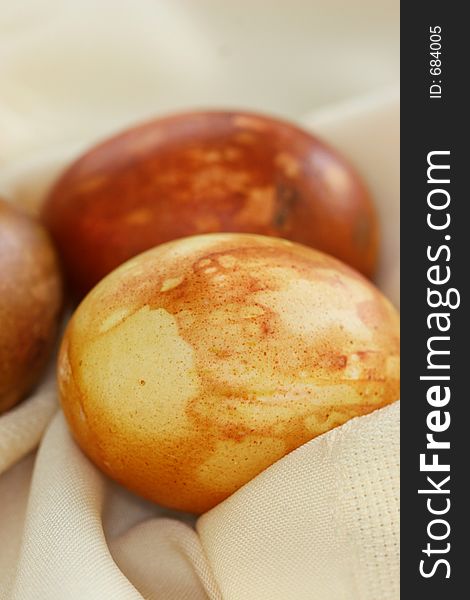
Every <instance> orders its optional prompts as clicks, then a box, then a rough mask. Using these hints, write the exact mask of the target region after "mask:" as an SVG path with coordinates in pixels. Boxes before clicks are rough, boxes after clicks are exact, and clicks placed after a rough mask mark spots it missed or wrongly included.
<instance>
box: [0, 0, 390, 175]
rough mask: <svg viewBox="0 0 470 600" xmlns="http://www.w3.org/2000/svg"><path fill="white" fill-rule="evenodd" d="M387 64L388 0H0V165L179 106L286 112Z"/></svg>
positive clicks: (330, 96)
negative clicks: (16, 0)
mask: <svg viewBox="0 0 470 600" xmlns="http://www.w3.org/2000/svg"><path fill="white" fill-rule="evenodd" d="M398 76H399V2H398V0H380V1H378V2H377V0H356V1H354V2H352V1H351V0H249V1H248V0H239V1H232V0H80V1H77V0H20V1H18V2H11V0H0V166H2V165H3V166H6V165H7V163H10V164H11V163H12V162H14V161H16V160H19V159H24V158H25V157H26V156H27V155H28V154H31V155H32V154H34V153H35V152H39V151H40V152H43V151H44V148H45V147H46V146H47V147H49V148H50V147H51V146H53V145H57V144H64V143H74V142H78V141H86V142H88V141H90V142H91V141H93V140H95V139H97V138H99V137H102V136H103V135H104V134H107V133H108V132H110V131H114V130H115V129H116V128H120V127H122V126H126V125H127V124H129V123H131V122H132V123H133V122H135V121H136V120H140V119H145V118H148V117H151V116H153V115H155V114H160V113H164V112H170V111H174V110H178V109H185V108H188V107H214V106H221V107H235V108H242V107H245V108H251V109H257V110H263V111H267V112H271V113H274V114H278V115H283V116H286V117H290V118H292V119H295V120H298V119H301V118H302V117H303V116H304V115H305V114H306V113H310V112H311V111H313V110H315V109H318V108H321V107H324V106H328V105H331V104H335V103H338V102H341V101H343V100H345V99H347V98H351V97H354V96H361V95H364V94H367V93H368V92H371V91H374V90H377V89H383V88H387V87H388V86H392V85H394V84H396V83H397V81H398Z"/></svg>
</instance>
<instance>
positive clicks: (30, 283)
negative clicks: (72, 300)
mask: <svg viewBox="0 0 470 600" xmlns="http://www.w3.org/2000/svg"><path fill="white" fill-rule="evenodd" d="M61 304H62V284H61V277H60V272H59V266H58V261H57V258H56V255H55V252H54V249H53V247H52V244H51V241H50V239H49V236H48V235H47V233H46V231H45V230H44V228H43V227H42V226H41V225H40V224H39V223H37V222H35V221H34V220H33V219H31V218H30V217H28V216H26V215H24V214H23V213H21V212H19V211H18V210H17V209H15V208H14V207H13V206H12V205H11V204H9V203H8V202H5V201H3V200H1V199H0V413H2V412H4V411H6V410H8V409H9V408H11V407H12V406H14V405H15V404H16V403H17V402H19V401H20V400H21V399H22V398H23V397H24V396H25V395H26V394H27V392H28V391H29V390H30V389H31V388H32V387H33V386H34V384H35V383H36V382H37V381H38V379H39V377H40V375H41V373H42V370H43V367H44V365H45V362H46V361H47V358H48V356H49V354H50V351H51V349H52V345H53V342H54V339H55V334H56V331H57V325H58V318H59V314H60V309H61Z"/></svg>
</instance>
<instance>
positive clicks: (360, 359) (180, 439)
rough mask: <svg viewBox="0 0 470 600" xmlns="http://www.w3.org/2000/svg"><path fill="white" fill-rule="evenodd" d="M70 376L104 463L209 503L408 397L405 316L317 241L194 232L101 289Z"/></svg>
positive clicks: (75, 405) (89, 304) (85, 318)
mask: <svg viewBox="0 0 470 600" xmlns="http://www.w3.org/2000/svg"><path fill="white" fill-rule="evenodd" d="M58 379H59V386H60V395H61V400H62V405H63V409H64V412H65V415H66V417H67V419H68V422H69V424H70V427H71V429H72V432H73V434H74V436H75V438H76V440H77V441H78V443H79V445H80V446H81V447H82V449H83V450H84V451H85V453H86V454H87V455H88V456H89V457H90V458H91V459H92V460H93V461H94V462H95V463H96V464H97V465H98V466H99V467H100V468H101V469H102V470H103V471H104V472H105V473H107V474H108V475H110V476H111V477H112V478H114V479H115V480H117V481H119V482H120V483H122V484H124V485H125V486H127V487H128V488H130V489H132V490H134V491H135V492H137V493H139V494H141V495H142V496H145V497H146V498H150V499H152V500H154V501H155V502H158V503H160V504H163V505H166V506H170V507H173V508H178V509H182V510H186V511H191V512H197V513H199V512H203V511H205V510H207V509H209V508H211V507H213V506H215V505H216V504H217V503H218V502H220V501H221V500H223V499H224V498H227V496H229V495H230V494H232V493H233V492H234V491H235V490H237V489H238V488H240V487H241V486H242V485H243V484H245V483H246V482H248V481H249V480H250V479H252V478H253V477H255V476H256V475H257V474H258V473H260V472H261V471H262V470H263V469H265V468H267V467H268V466H269V465H271V464H272V463H274V462H275V461H276V460H278V459H279V458H281V457H282V456H284V455H285V454H287V453H288V452H290V451H291V450H293V449H294V448H297V447H298V446H300V445H301V444H303V443H305V442H307V441H308V440H310V439H312V438H314V437H316V436H318V435H320V434H322V433H324V432H326V431H328V430H330V429H332V428H333V427H336V426H338V425H340V424H342V423H344V422H345V421H347V420H348V419H351V418H352V417H355V416H359V415H364V414H366V413H369V412H371V411H373V410H375V409H376V408H379V407H381V406H384V405H386V404H389V403H390V402H393V401H394V400H397V399H398V397H399V320H398V315H397V313H396V311H395V309H394V308H393V307H392V306H391V304H390V303H389V302H388V300H386V299H385V298H384V296H382V294H381V293H380V292H379V291H378V290H377V289H376V288H375V287H374V286H373V285H372V284H370V283H369V282H368V281H367V280H366V279H364V278H363V277H362V276H361V275H359V274H358V273H357V272H355V271H354V270H352V269H351V268H349V267H347V266H346V265H344V264H342V263H340V262H338V261H337V260H335V259H333V258H331V257H330V256H327V255H325V254H322V253H319V252H317V251H315V250H312V249H311V248H307V247H304V246H301V245H298V244H295V243H292V242H288V241H285V240H281V239H275V238H268V237H263V236H257V235H249V234H236V233H233V234H230V233H227V234H210V235H202V236H195V237H189V238H184V239H181V240H177V241H174V242H170V243H167V244H164V245H162V246H159V247H156V248H154V249H152V250H149V251H148V252H146V253H144V254H141V255H139V256H137V257H135V258H133V259H132V260H130V261H129V262H127V263H125V264H124V265H122V266H121V267H119V268H118V269H116V270H115V271H113V272H112V273H111V274H110V275H108V276H107V277H106V278H105V279H103V280H102V281H101V282H100V283H99V284H98V285H97V286H96V287H95V288H94V289H93V290H92V291H91V292H90V293H89V295H88V296H87V297H86V298H85V300H84V301H83V302H82V303H81V305H80V306H79V307H78V309H77V311H76V312H75V314H74V316H73V318H72V320H71V321H70V323H69V326H68V328H67V331H66V334H65V337H64V340H63V343H62V348H61V352H60V357H59V368H58ZM314 468H315V465H312V469H314Z"/></svg>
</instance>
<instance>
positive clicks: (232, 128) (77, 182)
mask: <svg viewBox="0 0 470 600" xmlns="http://www.w3.org/2000/svg"><path fill="white" fill-rule="evenodd" d="M43 218H44V221H45V223H46V224H47V226H48V228H49V229H50V231H51V233H52V235H53V237H54V239H55V241H56V243H57V245H58V246H59V248H60V250H61V254H62V257H63V260H64V263H65V267H66V270H67V272H68V276H69V279H70V282H71V284H72V286H73V287H74V288H75V290H76V292H78V293H79V294H83V293H85V292H87V291H88V290H89V289H90V288H91V287H92V286H93V285H94V284H95V283H97V282H98V281H99V280H100V279H102V278H103V277H104V276H105V275H106V274H107V273H108V272H109V271H111V270H112V269H114V268H115V267H117V266H118V265H119V264H121V263H122V262H124V261H125V260H127V259H129V258H130V257H132V256H134V255H136V254H139V253H140V252H142V251H143V250H146V249H148V248H151V247H153V246H155V245H157V244H160V243H162V242H166V241H169V240H172V239H176V238H180V237H184V236H188V235H193V234H199V233H210V232H251V233H258V234H264V235H270V236H277V237H284V238H287V239H290V240H293V241H296V242H301V243H303V244H306V245H308V246H312V247H315V248H317V249H319V250H322V251H324V252H327V253H328V254H331V255H333V256H336V257H337V258H340V259H341V260H343V261H344V262H346V263H348V264H350V265H351V266H353V267H355V268H356V269H358V270H359V271H361V272H362V273H363V274H365V275H367V276H369V277H370V276H371V275H373V273H374V267H375V264H376V258H377V246H378V228H377V220H376V215H375V211H374V207H373V204H372V202H371V198H370V196H369V193H368V190H367V188H366V186H365V185H364V182H363V181H362V180H361V178H360V177H359V175H358V174H357V172H356V171H355V170H354V169H353V168H352V167H351V165H350V164H349V163H348V162H347V161H345V160H344V159H343V158H342V157H341V156H340V155H339V154H338V153H337V152H336V151H335V150H333V149H331V148H330V147H329V146H327V145H326V144H325V143H323V142H322V141H320V140H318V139H317V138H316V137H314V136H312V135H311V134H310V133H307V132H305V131H303V130H302V129H299V128H298V127H295V126H293V125H291V124H289V123H285V122H282V121H279V120H277V119H272V118H268V117H265V116H260V115H255V114H244V113H236V112H203V113H190V114H181V115H176V116H172V117H167V118H163V119H158V120H155V121H153V122H150V123H147V124H144V125H141V126H139V127H135V128H134V129H131V130H129V131H127V132H125V133H122V134H121V135H118V136H116V137H113V138H111V139H109V140H108V141H105V142H104V143H102V144H101V145H99V146H96V147H95V148H93V149H91V150H90V151H89V152H88V153H86V154H85V155H84V156H82V157H81V158H80V159H79V160H77V161H76V162H75V163H74V164H73V165H72V166H71V167H70V168H69V169H68V170H67V171H66V173H65V174H64V175H63V176H62V177H61V178H60V180H59V181H58V182H57V184H56V185H55V187H54V189H53V190H52V192H51V194H50V196H49V198H48V199H47V200H46V203H45V206H44V210H43Z"/></svg>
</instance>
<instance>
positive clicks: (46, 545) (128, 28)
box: [0, 0, 399, 600]
mask: <svg viewBox="0 0 470 600" xmlns="http://www.w3.org/2000/svg"><path fill="white" fill-rule="evenodd" d="M239 4H240V3H217V2H211V1H210V0H201V1H200V2H198V3H193V2H184V1H183V0H181V1H173V0H172V1H171V2H170V1H163V0H160V1H159V2H150V0H149V1H143V2H139V3H135V2H131V0H114V1H113V2H111V1H110V0H100V2H99V3H97V2H96V1H94V0H93V1H92V0H83V1H81V2H69V1H68V0H23V1H22V2H19V3H12V2H7V1H6V0H0V194H2V193H3V194H5V195H7V196H8V197H9V199H11V200H12V201H14V202H17V203H19V204H22V205H25V206H28V207H29V208H30V209H31V210H32V211H34V210H36V208H37V206H38V204H39V203H40V201H41V198H42V197H43V195H44V193H45V191H46V190H47V188H48V186H49V185H50V182H51V181H52V180H53V179H54V178H55V177H56V176H57V173H58V172H59V171H60V170H61V169H62V168H63V167H64V165H66V164H67V162H68V161H69V160H70V159H71V158H72V157H73V156H75V155H76V154H77V153H78V152H80V151H81V150H82V149H83V148H84V147H86V146H87V145H88V144H89V143H91V142H93V141H94V140H95V139H98V138H99V137H101V136H102V135H103V134H106V133H108V132H110V131H114V130H115V129H116V128H119V127H121V126H123V125H126V124H128V123H133V122H135V121H136V120H139V119H142V118H147V117H149V116H151V115H153V114H155V113H160V112H162V111H168V110H173V109H178V108H182V107H190V106H191V107H193V106H200V105H231V106H233V105H240V106H249V107H251V108H257V109H260V110H262V109H267V110H271V111H274V112H278V113H280V114H284V115H286V116H289V117H291V118H295V119H297V120H299V121H303V122H304V124H306V125H307V126H311V127H312V129H314V130H315V131H316V132H319V133H321V134H322V135H323V137H325V138H326V139H327V140H329V141H330V142H332V143H334V144H335V145H336V146H337V147H338V148H340V149H342V150H343V152H344V153H345V154H347V155H349V156H350V158H351V159H352V160H353V161H354V162H355V163H356V164H357V166H358V167H359V169H360V170H361V171H362V173H363V175H364V176H365V178H366V180H367V181H368V183H369V185H370V186H371V188H372V191H373V193H374V197H375V199H376V202H377V206H378V209H379V214H380V217H381V221H382V226H383V234H384V235H383V247H382V259H381V269H380V273H379V282H380V285H381V287H382V288H383V289H384V290H385V291H386V293H387V294H388V295H389V296H390V297H391V298H392V300H393V301H394V302H395V303H397V302H398V274H399V271H398V239H399V232H398V215H399V213H398V180H399V172H398V94H397V92H396V91H393V90H392V89H388V91H385V92H380V93H375V92H374V93H369V92H371V91H372V90H374V89H375V88H381V87H382V86H383V85H384V84H387V85H388V84H390V83H393V81H394V78H396V76H397V72H398V71H397V65H396V61H397V59H398V52H397V47H396V45H397V44H398V32H397V26H396V22H397V19H396V17H397V3H396V2H394V1H393V2H392V1H390V2H383V3H376V2H372V1H369V0H362V5H363V6H362V9H363V10H360V11H358V10H357V8H358V7H357V5H356V3H350V2H347V1H346V0H344V1H341V0H331V2H329V3H320V2H318V3H315V2H312V0H308V1H307V0H305V1H302V0H293V1H292V2H288V3H279V11H278V13H276V14H273V11H272V10H271V11H270V12H269V15H270V17H269V18H270V19H271V21H272V22H271V26H270V27H269V28H267V29H269V31H267V29H266V31H265V32H264V33H263V35H262V36H261V38H262V39H261V42H262V43H260V33H259V32H260V28H261V27H262V26H263V24H264V23H265V21H266V18H267V17H266V10H267V9H266V6H267V5H269V7H271V6H272V4H273V3H271V2H270V3H268V4H266V2H263V0H257V1H256V2H253V3H250V6H251V7H252V8H251V9H250V10H251V13H250V15H248V17H247V16H246V11H244V10H242V7H240V6H238V5H239ZM326 4H328V7H327V8H324V6H325V5H326ZM359 4H361V2H359ZM377 4H380V5H381V8H380V9H379V8H377ZM196 5H198V7H197V8H195V6H196ZM237 7H238V8H237ZM328 11H329V12H328ZM364 14H366V15H368V19H367V20H366V21H367V22H366V23H365V24H364V22H363V21H364V19H363V16H362V15H364ZM339 15H341V16H339ZM224 28H225V29H224ZM358 32H360V33H361V35H359V33H358ZM242 42H243V43H242ZM367 44H369V46H367ZM285 47H290V48H291V49H292V54H291V60H290V61H288V62H286V59H285V57H284V55H283V53H285ZM371 48H372V50H371ZM255 49H257V54H256V53H255ZM335 49H336V51H337V54H335ZM254 53H255V58H251V60H250V55H251V56H253V54H254ZM326 57H328V58H329V60H328V61H327V60H326ZM345 57H349V59H350V61H349V62H348V61H346V64H345V63H344V61H345V60H346V58H345ZM283 61H284V62H283ZM342 61H343V62H342ZM358 61H359V62H360V61H362V63H361V65H362V66H361V67H358ZM281 67H282V69H281V72H280V68H281ZM351 72H355V73H357V74H358V75H357V76H356V78H355V79H354V80H353V79H352V77H351ZM348 73H349V76H348V75H347V74H348ZM280 75H281V77H283V78H284V79H283V81H282V86H281V85H280ZM260 76H263V77H264V80H263V77H261V79H260ZM283 90H284V91H283ZM286 90H287V91H286ZM363 92H367V94H366V95H365V96H361V97H358V95H359V93H363ZM351 98H352V99H351ZM320 107H322V108H321V109H320ZM313 109H315V110H313ZM305 115H307V116H305ZM0 276H1V274H0ZM398 411H399V404H398V403H396V404H394V405H392V406H390V407H388V408H386V409H383V410H380V411H377V412H375V413H373V414H371V415H369V416H367V417H362V418H360V419H354V420H352V421H350V422H349V423H347V424H346V425H344V426H343V427H340V428H338V429H336V430H334V431H332V432H330V433H328V434H326V435H324V436H321V437H320V438H318V439H316V440H313V441H312V442H310V443H308V444H306V445H305V446H303V447H302V448H299V449H298V450H297V451H295V452H293V453H291V454H290V455H289V456H287V457H285V458H284V459H283V460H281V461H279V462H278V463H276V464H275V465H273V466H272V467H271V468H270V469H268V470H267V471H265V472H264V473H262V474H261V475H260V476H258V477H257V478H256V479H254V480H253V481H251V482H250V483H249V484H247V485H246V486H245V487H244V488H242V489H241V490H239V492H237V493H236V494H234V495H233V496H232V497H231V498H229V499H228V500H227V501H225V502H223V503H222V504H221V505H219V506H218V507H216V508H215V509H213V510H212V511H210V512H209V513H207V514H206V515H203V516H202V517H200V518H199V519H198V520H197V522H196V520H195V519H194V518H193V517H191V516H188V515H181V514H176V513H174V512H172V511H168V510H165V509H163V508H160V507H157V506H154V505H152V504H150V503H148V502H146V501H144V500H141V499H139V498H138V497H136V496H134V495H133V494H131V493H129V492H127V491H126V490H124V489H122V488H120V487H119V486H117V485H116V484H114V483H112V482H110V481H109V480H107V479H106V478H105V477H104V476H102V475H101V473H100V472H99V471H97V470H96V469H95V467H94V466H93V465H92V464H91V463H90V462H89V461H88V460H87V459H86V458H85V457H84V456H83V455H82V453H81V452H80V450H79V449H78V448H77V447H76V445H75V444H74V443H73V441H72V440H71V438H70V435H69V433H68V430H67V427H66V424H65V422H64V419H63V417H62V414H61V412H60V410H59V409H58V407H57V399H56V392H55V385H54V366H53V364H51V367H50V370H49V373H48V374H46V376H45V377H44V380H43V382H42V383H41V385H40V386H39V387H38V389H37V390H36V391H35V392H34V393H33V394H32V395H31V397H30V398H28V399H27V400H26V401H25V402H23V403H22V404H21V405H20V406H18V407H17V408H15V409H14V410H12V411H10V412H9V413H8V414H6V415H3V416H1V417H0V599H1V600H107V599H113V600H114V599H117V600H121V599H122V600H134V599H136V600H137V599H142V598H146V599H152V600H153V599H155V600H157V599H158V600H160V599H163V600H166V599H168V600H172V599H177V600H180V599H182V600H185V599H191V600H192V599H195V600H197V599H199V598H201V599H202V598H211V599H214V598H223V599H224V600H228V599H236V600H239V599H240V600H251V599H253V600H264V599H266V600H268V599H269V600H277V599H279V600H286V599H287V600H290V599H293V600H303V599H305V600H307V599H308V600H343V599H344V600H396V599H397V598H398V596H399V593H398V587H399V585H398V581H399V570H398V551H399V545H398V544H399V540H398V531H399V516H398V493H399V478H398V477H399V472H398V461H399V413H398ZM38 443H39V451H38V452H37V453H36V451H35V449H36V447H37V445H38Z"/></svg>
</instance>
